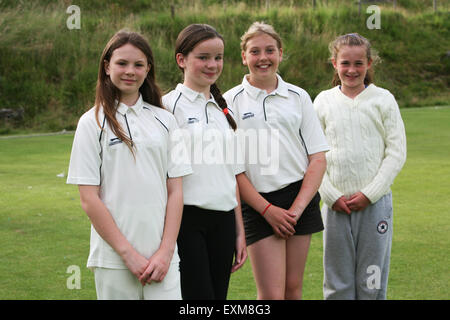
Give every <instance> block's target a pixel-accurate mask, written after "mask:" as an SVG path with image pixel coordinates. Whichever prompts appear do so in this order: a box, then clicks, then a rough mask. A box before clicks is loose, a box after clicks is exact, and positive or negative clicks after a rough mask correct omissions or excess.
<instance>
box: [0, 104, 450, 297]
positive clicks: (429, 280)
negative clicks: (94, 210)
mask: <svg viewBox="0 0 450 320" xmlns="http://www.w3.org/2000/svg"><path fill="white" fill-rule="evenodd" d="M402 116H403V119H404V122H405V126H406V131H407V138H408V159H407V162H406V164H405V167H404V169H403V171H402V172H401V173H400V175H399V176H398V177H397V179H396V181H395V184H394V185H393V187H392V189H393V194H394V217H395V218H394V221H395V222H394V230H395V231H394V240H393V247H392V258H391V272H390V282H389V290H388V298H389V299H401V300H403V299H445V300H447V299H449V298H450V292H449V288H450V273H449V265H450V261H449V259H450V258H449V257H450V249H449V248H450V241H449V232H450V228H449V227H450V216H449V215H450V199H449V191H450V160H449V159H450V108H448V107H446V108H444V107H443V108H422V109H402ZM72 139H73V135H60V136H46V137H33V138H12V139H0V243H1V250H0V262H1V263H0V299H63V300H66V299H95V298H96V295H95V288H94V279H93V274H92V272H91V271H89V270H88V269H87V268H86V267H85V265H86V259H87V255H88V252H89V234H90V222H89V220H88V218H87V216H86V215H85V213H84V212H83V211H82V209H81V207H80V202H79V196H78V190H77V188H76V187H75V186H72V185H66V183H65V181H66V177H64V178H60V177H57V175H58V174H60V173H64V174H65V176H66V175H67V167H68V161H69V156H70V150H71V144H72ZM72 265H75V266H79V267H80V270H81V289H73V290H70V289H68V288H67V285H66V283H67V280H68V278H69V277H70V276H71V274H69V273H67V268H68V267H69V266H72ZM322 271H323V268H322V239H321V234H316V235H315V236H314V237H313V241H312V244H311V249H310V253H309V256H308V262H307V267H306V272H305V280H304V299H307V300H320V299H322ZM255 298H256V291H255V285H254V281H253V277H252V273H251V268H250V263H249V262H247V263H246V264H245V266H244V268H243V269H241V270H239V271H238V272H237V273H235V274H233V276H232V278H231V283H230V290H229V299H233V300H234V299H250V300H252V299H255Z"/></svg>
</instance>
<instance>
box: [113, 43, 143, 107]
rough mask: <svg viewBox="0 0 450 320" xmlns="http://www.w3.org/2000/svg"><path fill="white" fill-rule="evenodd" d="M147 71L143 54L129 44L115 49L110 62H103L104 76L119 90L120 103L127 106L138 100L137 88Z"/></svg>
mask: <svg viewBox="0 0 450 320" xmlns="http://www.w3.org/2000/svg"><path fill="white" fill-rule="evenodd" d="M149 70H150V65H149V64H148V62H147V57H146V56H145V54H144V53H143V52H142V51H141V50H139V49H138V48H136V47H135V46H133V45H132V44H130V43H127V44H125V45H123V46H121V47H119V48H117V49H115V50H114V51H113V53H112V55H111V59H110V61H109V62H108V61H105V71H106V74H107V75H108V76H109V77H110V79H111V82H112V83H113V84H114V85H115V86H116V87H117V88H118V89H119V90H120V94H121V97H120V102H123V103H125V104H127V105H133V104H134V103H135V102H136V100H137V99H138V98H139V88H140V87H141V85H142V83H143V82H144V80H145V78H146V77H147V73H148V72H149Z"/></svg>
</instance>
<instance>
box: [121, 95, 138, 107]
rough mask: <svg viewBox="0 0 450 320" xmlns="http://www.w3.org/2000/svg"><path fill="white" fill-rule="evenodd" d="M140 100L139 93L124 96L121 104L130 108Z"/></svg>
mask: <svg viewBox="0 0 450 320" xmlns="http://www.w3.org/2000/svg"><path fill="white" fill-rule="evenodd" d="M138 100H139V92H138V93H137V94H133V95H124V94H122V96H121V97H120V102H121V103H123V104H125V105H127V106H129V107H131V106H134V105H135V104H136V102H137V101H138Z"/></svg>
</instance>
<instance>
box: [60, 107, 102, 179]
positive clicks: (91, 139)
mask: <svg viewBox="0 0 450 320" xmlns="http://www.w3.org/2000/svg"><path fill="white" fill-rule="evenodd" d="M92 116H93V114H92V112H89V111H88V112H87V113H85V114H84V115H83V116H82V117H81V118H80V120H79V121H78V125H77V129H76V131H75V136H74V140H73V145H72V152H71V155H70V163H69V172H68V176H67V183H68V184H78V185H100V168H101V156H100V153H101V145H100V141H99V137H100V131H101V129H100V128H99V127H98V125H97V122H96V121H95V118H93V117H92Z"/></svg>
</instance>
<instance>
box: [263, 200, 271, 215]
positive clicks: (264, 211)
mask: <svg viewBox="0 0 450 320" xmlns="http://www.w3.org/2000/svg"><path fill="white" fill-rule="evenodd" d="M271 205H272V204H271V203H269V204H268V205H267V207H266V208H265V209H264V210H263V212H261V215H262V216H264V214H265V213H266V211H267V209H269V207H270V206H271Z"/></svg>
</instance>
